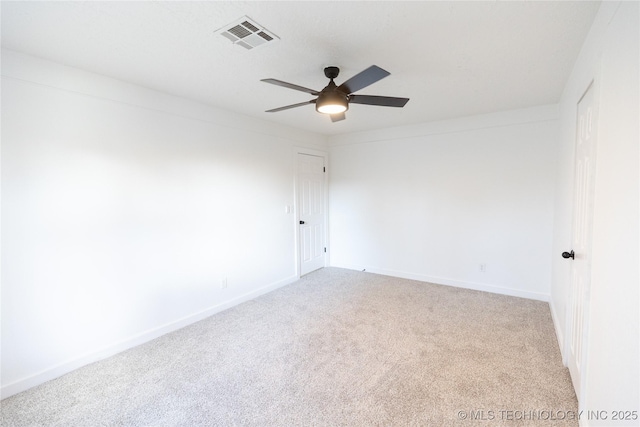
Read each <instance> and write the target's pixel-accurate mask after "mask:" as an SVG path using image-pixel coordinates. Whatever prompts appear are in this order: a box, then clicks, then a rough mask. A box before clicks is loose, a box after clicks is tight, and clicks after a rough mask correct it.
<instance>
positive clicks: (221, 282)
mask: <svg viewBox="0 0 640 427" xmlns="http://www.w3.org/2000/svg"><path fill="white" fill-rule="evenodd" d="M226 288H227V278H226V277H225V278H224V279H222V280H220V289H226Z"/></svg>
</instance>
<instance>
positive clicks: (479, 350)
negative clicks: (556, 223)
mask: <svg viewBox="0 0 640 427" xmlns="http://www.w3.org/2000/svg"><path fill="white" fill-rule="evenodd" d="M576 411H577V401H576V398H575V395H574V392H573V388H572V386H571V380H570V378H569V374H568V371H567V369H566V368H564V367H563V366H562V363H561V358H560V352H559V349H558V345H557V340H556V337H555V333H554V330H553V325H552V321H551V317H550V313H549V306H548V304H546V303H543V302H539V301H531V300H526V299H521V298H514V297H507V296H502V295H495V294H489V293H483V292H477V291H470V290H464V289H458V288H453V287H447V286H438V285H432V284H427V283H422V282H416V281H411V280H404V279H397V278H392V277H387V276H380V275H375V274H371V273H363V272H356V271H351V270H343V269H337V268H324V269H322V270H319V271H316V272H314V273H311V274H309V275H307V276H305V277H303V278H302V279H301V280H300V281H298V282H296V283H294V284H291V285H289V286H286V287H283V288H281V289H279V290H276V291H274V292H272V293H270V294H267V295H264V296H262V297H260V298H257V299H255V300H253V301H249V302H246V303H244V304H241V305H239V306H236V307H234V308H232V309H229V310H227V311H224V312H222V313H219V314H217V315H215V316H212V317H210V318H207V319H205V320H203V321H201V322H198V323H195V324H193V325H191V326H188V327H186V328H184V329H181V330H179V331H176V332H174V333H171V334H168V335H165V336H163V337H160V338H158V339H156V340H153V341H151V342H149V343H147V344H144V345H141V346H139V347H136V348H134V349H131V350H128V351H126V352H123V353H120V354H118V355H116V356H113V357H111V358H109V359H106V360H103V361H101V362H98V363H94V364H92V365H89V366H86V367H84V368H81V369H79V370H77V371H74V372H72V373H70V374H67V375H65V376H63V377H61V378H58V379H56V380H53V381H50V382H48V383H46V384H43V385H41V386H38V387H35V388H33V389H31V390H28V391H26V392H23V393H20V394H18V395H15V396H12V397H10V398H7V399H5V400H3V401H2V411H1V417H0V421H1V425H2V426H49V425H55V426H227V425H237V426H244V425H250V426H338V425H344V426H377V425H380V426H382V425H384V426H448V425H451V426H454V425H455V426H475V425H479V426H494V425H499V426H524V425H526V426H532V425H533V426H548V425H551V426H566V425H571V426H577V425H578V422H577V420H575V419H574V417H575V415H576Z"/></svg>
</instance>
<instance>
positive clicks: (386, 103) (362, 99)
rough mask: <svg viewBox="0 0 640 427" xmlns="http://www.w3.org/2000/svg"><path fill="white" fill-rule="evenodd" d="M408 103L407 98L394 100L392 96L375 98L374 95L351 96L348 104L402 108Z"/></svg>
mask: <svg viewBox="0 0 640 427" xmlns="http://www.w3.org/2000/svg"><path fill="white" fill-rule="evenodd" d="M407 102H409V98H395V97H392V96H375V95H351V96H349V103H350V104H351V103H353V104H366V105H378V106H381V107H404V106H405V104H406V103H407Z"/></svg>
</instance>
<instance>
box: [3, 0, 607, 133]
mask: <svg viewBox="0 0 640 427" xmlns="http://www.w3.org/2000/svg"><path fill="white" fill-rule="evenodd" d="M598 7H599V2H589V1H575V2H571V1H566V2H565V1H545V2H542V1H539V2H538V1H529V2H501V1H499V2H495V1H486V2H485V1H479V2H478V1H473V2H454V1H451V2H417V1H414V2H399V1H385V2H345V1H340V2H334V1H320V2H303V1H298V2H284V1H278V2H267V1H259V2H256V1H253V2H244V1H242V2H241V1H224V2H223V1H209V2H207V1H200V2H191V1H179V2H164V1H146V2H89V1H82V2H9V1H2V2H1V8H2V9H1V13H2V45H3V46H4V47H7V48H9V49H13V50H17V51H21V52H25V53H29V54H32V55H36V56H40V57H43V58H47V59H50V60H53V61H56V62H60V63H63V64H67V65H70V66H74V67H78V68H82V69H85V70H88V71H93V72H96V73H100V74H104V75H107V76H111V77H115V78H118V79H121V80H124V81H127V82H131V83H136V84H139V85H142V86H146V87H149V88H152V89H157V90H160V91H163V92H168V93H171V94H174V95H179V96H182V97H186V98H190V99H194V100H197V101H201V102H204V103H206V104H210V105H213V106H216V107H222V108H225V109H227V110H232V111H235V112H238V113H242V114H245V115H248V116H253V117H257V118H261V119H265V120H270V121H273V122H278V123H282V124H285V125H289V126H293V127H297V128H301V129H306V130H309V131H313V132H317V133H321V134H325V135H334V134H340V133H346V132H354V131H360V130H370V129H376V128H385V127H392V126H400V125H408V124H415V123H422V122H427V121H433V120H442V119H447V118H454V117H462V116H467V115H473V114H483V113H490V112H495V111H501V110H508V109H516V108H526V107H530V106H535V105H543V104H550V103H556V102H557V101H558V100H559V98H560V95H561V92H562V89H563V87H564V83H565V81H566V79H567V77H568V75H569V73H570V71H571V67H572V66H573V63H574V61H575V58H576V57H577V55H578V52H579V49H580V47H581V45H582V42H583V41H584V38H585V36H586V34H587V31H588V29H589V27H590V25H591V23H592V21H593V18H594V16H595V14H596V11H597V9H598ZM243 15H247V16H249V17H250V18H252V19H253V20H254V21H256V22H258V23H260V24H262V25H263V26H265V27H266V28H267V29H268V30H270V31H271V32H273V33H275V34H276V35H277V36H278V37H280V39H281V40H280V41H278V42H277V43H272V44H269V45H265V46H261V47H259V48H256V49H253V50H246V49H244V48H242V47H240V46H236V45H233V44H232V43H231V42H230V41H229V40H227V39H225V38H223V37H222V36H220V35H217V34H214V31H215V30H217V29H219V28H220V27H222V26H224V25H226V24H228V23H231V22H233V21H236V20H237V19H239V18H240V17H242V16H243ZM372 64H375V65H378V66H380V67H382V68H384V69H386V70H388V71H389V72H390V73H391V75H390V76H389V77H387V78H385V79H383V80H381V81H379V82H377V83H375V84H373V85H371V86H370V87H367V88H365V89H363V90H361V91H359V92H357V93H359V94H367V95H384V96H398V97H408V98H411V100H410V101H409V103H408V104H407V105H406V106H405V107H404V108H402V109H399V108H388V107H374V106H368V105H355V104H352V105H351V106H350V109H349V111H348V112H347V119H346V120H344V121H341V122H336V123H332V122H331V121H330V119H329V118H328V117H327V116H325V115H321V114H319V113H316V112H315V110H314V107H313V105H308V106H304V107H300V108H296V109H291V110H287V111H282V112H278V113H265V112H264V110H268V109H271V108H275V107H281V106H284V105H288V104H295V103H298V102H304V101H307V100H310V99H312V98H313V97H312V96H311V95H307V94H305V93H303V92H298V91H294V90H290V89H285V88H282V87H278V86H274V85H270V84H266V83H263V82H260V79H264V78H275V79H279V80H284V81H287V82H291V83H295V84H298V85H301V86H306V87H310V88H312V89H317V90H320V89H322V88H323V87H324V86H326V84H327V83H328V80H327V79H326V78H325V77H324V74H323V68H324V67H325V66H327V65H337V66H339V67H340V69H341V73H340V76H339V77H338V78H337V79H336V83H337V84H340V83H341V82H343V81H344V80H346V79H347V78H349V77H351V76H353V75H354V74H356V73H358V72H360V71H362V70H364V69H365V68H367V67H368V66H370V65H372Z"/></svg>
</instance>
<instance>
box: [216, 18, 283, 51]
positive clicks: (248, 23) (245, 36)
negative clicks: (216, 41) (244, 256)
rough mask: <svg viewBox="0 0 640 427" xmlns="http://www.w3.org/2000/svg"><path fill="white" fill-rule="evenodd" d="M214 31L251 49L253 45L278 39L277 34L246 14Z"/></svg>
mask: <svg viewBox="0 0 640 427" xmlns="http://www.w3.org/2000/svg"><path fill="white" fill-rule="evenodd" d="M216 33H217V34H220V35H221V36H223V37H225V38H227V39H229V40H231V41H232V42H233V44H237V45H240V46H242V47H243V48H245V49H253V48H254V47H258V46H262V45H264V44H267V43H273V42H275V41H278V40H280V39H279V38H278V36H276V35H275V34H273V33H272V32H271V31H269V30H267V29H265V28H264V27H263V26H262V25H260V24H258V23H257V22H256V21H253V20H251V18H249V17H248V16H243V17H242V18H240V19H238V20H237V21H236V22H232V23H231V24H229V25H225V26H224V27H222V28H220V29H219V30H216Z"/></svg>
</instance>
